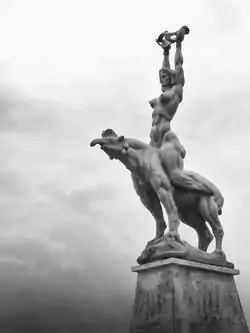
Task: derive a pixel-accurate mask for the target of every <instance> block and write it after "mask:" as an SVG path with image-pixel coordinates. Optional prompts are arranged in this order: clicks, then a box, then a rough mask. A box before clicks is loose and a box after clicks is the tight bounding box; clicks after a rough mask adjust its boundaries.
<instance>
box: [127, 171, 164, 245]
mask: <svg viewBox="0 0 250 333" xmlns="http://www.w3.org/2000/svg"><path fill="white" fill-rule="evenodd" d="M131 176H132V180H133V184H134V188H135V190H136V193H137V194H138V195H139V197H140V199H141V202H142V204H143V205H144V206H145V207H146V208H147V209H148V211H149V212H150V213H151V214H152V215H153V217H154V219H155V222H156V235H155V237H154V238H153V239H152V240H151V241H149V242H148V244H152V243H156V242H158V241H159V240H160V239H161V238H162V236H163V235H164V232H165V229H166V227H167V225H166V223H165V220H164V217H163V211H162V207H161V204H160V201H159V198H158V196H157V194H156V192H155V191H154V190H153V188H152V187H151V186H149V185H148V186H146V185H145V184H140V183H139V182H138V179H137V178H136V177H135V176H134V175H133V174H131Z"/></svg>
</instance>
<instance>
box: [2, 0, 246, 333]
mask: <svg viewBox="0 0 250 333" xmlns="http://www.w3.org/2000/svg"><path fill="white" fill-rule="evenodd" d="M14 3H15V1H14ZM14 3H13V5H12V6H11V7H10V6H9V5H6V6H4V7H5V8H3V10H1V11H0V16H1V20H0V22H1V23H0V24H1V27H2V29H0V37H1V41H2V52H1V55H0V72H1V80H0V81H1V82H0V109H1V112H0V139H1V140H0V154H1V160H2V161H4V163H1V165H0V221H1V223H0V234H1V237H0V253H1V255H0V293H1V295H2V302H1V305H0V331H3V332H11V333H12V332H14V333H16V332H18V333H20V332H29V331H31V332H33V331H35V332H46V333H47V332H52V331H53V332H57V331H58V332H60V333H61V332H73V333H74V332H80V330H81V332H83V331H86V332H94V331H98V330H100V329H101V331H102V332H105V329H106V330H107V332H109V333H110V332H112V329H113V331H114V332H118V331H119V332H122V329H124V332H125V328H127V326H126V325H128V322H129V318H130V315H131V311H132V303H133V297H134V288H135V279H136V276H135V275H134V274H132V273H131V272H130V266H131V265H133V264H134V263H135V259H136V257H137V256H138V255H139V254H140V253H141V251H142V249H143V248H144V246H145V244H146V242H147V241H148V240H149V239H150V238H152V237H153V236H154V232H155V222H154V220H153V218H152V216H151V215H150V213H149V212H148V211H147V210H146V209H145V208H144V207H143V205H142V204H141V203H140V200H139V197H138V196H137V195H136V193H135V191H134V189H133V185H132V181H131V178H130V174H129V172H128V170H126V169H125V168H124V166H122V165H121V164H119V162H118V161H110V160H109V159H108V158H107V156H105V155H104V154H103V153H102V152H100V150H98V149H92V148H90V147H89V142H90V141H91V140H92V139H93V138H95V137H98V136H99V135H100V133H101V131H102V130H103V129H105V128H107V127H112V128H114V129H115V130H116V131H117V132H118V133H119V134H122V135H125V136H127V137H137V138H140V139H141V140H143V141H146V142H148V141H149V131H150V126H151V113H152V109H151V107H150V106H149V104H148V100H150V99H151V98H153V97H156V96H158V94H159V93H160V87H159V82H158V70H159V68H160V66H161V61H162V53H161V51H160V50H159V48H158V46H157V45H156V44H155V43H154V38H155V37H156V35H157V34H158V33H159V32H160V31H163V30H164V29H166V28H167V29H176V28H178V27H179V26H181V25H183V24H187V25H188V26H190V29H191V30H190V35H189V36H187V39H186V40H185V45H183V53H184V66H185V68H184V70H185V75H186V78H187V80H186V85H185V92H184V100H183V103H182V105H181V106H180V108H179V110H178V112H177V114H176V116H175V119H174V120H173V122H172V127H173V130H174V131H175V132H176V133H177V134H178V136H179V137H180V140H181V142H182V144H183V145H184V147H185V148H186V150H187V157H186V159H185V167H186V168H187V169H190V170H194V171H196V172H199V173H201V174H202V175H204V176H206V177H208V178H209V179H211V180H212V181H214V182H215V184H216V185H218V187H219V188H220V189H221V190H222V192H223V194H224V196H225V207H224V212H223V215H222V216H221V220H222V223H223V226H224V229H225V241H224V246H225V250H226V253H227V256H228V259H229V260H232V261H233V262H235V264H236V266H239V267H240V269H241V271H242V274H241V276H240V277H238V278H237V285H238V286H239V291H240V296H241V298H242V301H243V305H245V309H246V312H247V313H249V311H250V309H249V308H248V305H247V304H248V303H249V302H248V300H249V295H248V293H247V292H245V286H246V285H247V279H248V277H249V270H248V266H247V260H248V256H247V254H246V253H248V246H247V244H248V232H247V231H248V225H247V223H246V221H247V220H248V213H247V209H246V207H247V204H248V201H249V197H250V193H249V189H248V186H247V183H248V182H249V175H248V170H249V158H248V151H249V142H250V141H249V134H248V132H249V131H248V124H249V112H248V109H249V103H250V100H249V93H248V86H249V83H250V82H249V75H248V72H249V70H250V68H249V64H248V63H247V59H248V58H249V50H248V48H247V45H248V44H247V40H248V35H249V27H248V23H247V22H248V17H247V16H246V15H247V13H248V10H247V7H248V6H247V3H244V5H242V6H238V4H237V3H236V2H234V1H232V2H231V1H230V2H229V1H227V2H224V1H222V2H220V3H213V2H211V1H200V2H199V3H198V2H197V1H191V3H187V2H183V1H182V2H180V3H179V2H178V3H172V4H170V5H167V4H166V2H164V1H159V2H158V3H157V5H156V4H155V3H153V2H152V3H151V2H145V1H144V2H140V1H138V2H136V3H134V2H133V4H132V3H129V2H126V3H125V2H124V3H121V4H120V3H119V4H117V3H115V2H113V1H108V3H106V2H105V3H101V2H99V1H95V2H93V3H91V4H89V5H88V6H86V5H84V4H83V3H82V2H79V3H78V2H76V3H75V4H74V5H70V6H69V5H68V4H67V3H66V2H64V1H60V2H59V1H54V2H50V3H49V2H47V1H43V2H40V3H39V2H38V3H36V5H35V6H34V4H33V2H32V1H28V0H27V1H24V2H22V6H21V7H20V6H19V5H18V4H17V2H16V6H14ZM131 6H133V11H131V8H132V7H131ZM2 7H3V6H2ZM97 7H98V8H99V10H98V11H96V8H97ZM48 8H49V10H48ZM110 8H112V10H110ZM141 8H143V12H142V10H141ZM193 8H195V10H193ZM180 9H181V10H180ZM166 12H168V13H172V14H171V15H168V23H167V24H168V26H165V24H166ZM121 13H122V15H121ZM173 13H175V14H173ZM111 14H112V15H111ZM128 17H129V24H128ZM44 22H46V24H44ZM65 22H67V24H65ZM138 22H139V23H138ZM31 27H32V29H31ZM152 27H153V28H152ZM173 50H174V48H173ZM243 51H244V52H243ZM171 57H172V58H171V61H172V60H173V54H171ZM243 231H244V232H243ZM181 236H182V237H183V238H184V239H186V240H187V241H190V242H191V243H192V244H196V242H197V239H196V235H195V233H194V232H193V230H191V229H190V228H188V227H185V226H181ZM213 246H214V244H213V245H212V246H211V250H213ZM20 300H21V302H20ZM111 326H112V328H111ZM126 331H127V329H126Z"/></svg>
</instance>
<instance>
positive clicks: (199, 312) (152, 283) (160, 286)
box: [130, 258, 249, 333]
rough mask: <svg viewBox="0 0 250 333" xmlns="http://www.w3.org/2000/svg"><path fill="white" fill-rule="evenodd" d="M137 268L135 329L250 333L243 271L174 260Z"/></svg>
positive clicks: (147, 332)
mask: <svg viewBox="0 0 250 333" xmlns="http://www.w3.org/2000/svg"><path fill="white" fill-rule="evenodd" d="M132 271H133V272H137V273H138V277H137V286H136V293H135V301H134V309H133V317H132V321H131V327H130V333H249V330H248V327H247V324H246V319H245V316H244V313H243V309H242V306H241V303H240V299H239V295H238V292H237V289H236V285H235V282H234V277H233V276H234V275H237V274H239V271H238V270H235V269H231V268H227V267H219V266H214V265H207V264H202V263H197V262H193V261H187V260H183V259H177V258H169V259H165V260H160V261H156V262H153V263H148V264H145V265H141V266H137V267H133V268H132Z"/></svg>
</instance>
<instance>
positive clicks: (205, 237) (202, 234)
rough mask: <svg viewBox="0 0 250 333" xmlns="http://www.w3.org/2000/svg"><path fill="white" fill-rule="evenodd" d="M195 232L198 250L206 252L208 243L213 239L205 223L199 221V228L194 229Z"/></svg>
mask: <svg viewBox="0 0 250 333" xmlns="http://www.w3.org/2000/svg"><path fill="white" fill-rule="evenodd" d="M196 232H197V234H198V239H199V242H198V248H199V249H200V250H202V251H205V252H207V249H208V247H209V245H210V243H211V242H212V240H213V239H214V236H213V235H212V233H211V232H210V230H209V229H208V227H207V225H206V222H205V221H204V220H203V219H202V220H201V223H200V224H199V226H198V227H197V228H196Z"/></svg>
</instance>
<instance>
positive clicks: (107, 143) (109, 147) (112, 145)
mask: <svg viewBox="0 0 250 333" xmlns="http://www.w3.org/2000/svg"><path fill="white" fill-rule="evenodd" d="M95 145H100V148H101V149H102V150H103V151H104V152H105V153H106V154H107V155H108V156H109V158H110V159H111V160H113V159H114V158H115V159H121V158H122V157H123V156H124V155H125V154H126V153H127V149H128V148H129V145H128V143H127V142H126V139H125V138H124V136H118V135H117V134H116V133H115V131H113V130H112V129H106V130H104V131H103V132H102V137H101V138H99V139H95V140H93V141H91V143H90V146H91V147H94V146H95Z"/></svg>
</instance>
